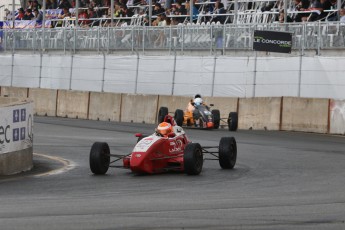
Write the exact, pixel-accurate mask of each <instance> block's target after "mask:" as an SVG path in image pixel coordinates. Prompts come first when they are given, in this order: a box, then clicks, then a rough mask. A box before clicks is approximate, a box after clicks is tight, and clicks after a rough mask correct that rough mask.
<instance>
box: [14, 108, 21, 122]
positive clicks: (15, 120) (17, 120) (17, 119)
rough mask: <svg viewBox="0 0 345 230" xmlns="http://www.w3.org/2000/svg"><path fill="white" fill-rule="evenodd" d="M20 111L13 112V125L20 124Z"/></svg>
mask: <svg viewBox="0 0 345 230" xmlns="http://www.w3.org/2000/svg"><path fill="white" fill-rule="evenodd" d="M19 118H20V117H19V109H15V110H13V123H16V122H19Z"/></svg>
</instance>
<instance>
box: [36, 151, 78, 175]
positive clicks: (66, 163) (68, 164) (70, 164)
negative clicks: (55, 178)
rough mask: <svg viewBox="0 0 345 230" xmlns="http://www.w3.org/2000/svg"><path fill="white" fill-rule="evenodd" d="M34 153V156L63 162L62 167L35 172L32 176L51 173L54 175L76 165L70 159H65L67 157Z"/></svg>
mask: <svg viewBox="0 0 345 230" xmlns="http://www.w3.org/2000/svg"><path fill="white" fill-rule="evenodd" d="M34 155H35V156H39V157H44V158H47V159H50V160H54V161H58V162H60V163H62V164H63V167H62V168H58V169H53V170H51V171H49V172H45V173H40V174H36V175H33V176H34V177H42V176H51V175H56V174H60V173H64V172H67V171H69V170H72V169H74V168H75V167H76V166H77V165H76V164H75V163H74V162H73V161H70V160H67V159H64V158H61V157H55V156H48V155H45V154H40V153H34Z"/></svg>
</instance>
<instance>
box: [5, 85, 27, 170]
mask: <svg viewBox="0 0 345 230" xmlns="http://www.w3.org/2000/svg"><path fill="white" fill-rule="evenodd" d="M23 91H25V90H23ZM16 93H20V90H19V91H16ZM33 106H34V104H33V101H31V100H29V99H27V98H25V99H23V98H18V97H1V96H0V175H11V174H15V173H19V172H23V171H28V170H30V169H31V168H32V166H33V163H32V155H33V146H32V143H33V132H32V130H33Z"/></svg>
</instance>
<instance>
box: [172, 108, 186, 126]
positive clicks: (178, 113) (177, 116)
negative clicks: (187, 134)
mask: <svg viewBox="0 0 345 230" xmlns="http://www.w3.org/2000/svg"><path fill="white" fill-rule="evenodd" d="M183 116H184V114H183V110H181V109H176V111H175V115H174V119H175V121H176V124H177V125H178V126H182V124H183Z"/></svg>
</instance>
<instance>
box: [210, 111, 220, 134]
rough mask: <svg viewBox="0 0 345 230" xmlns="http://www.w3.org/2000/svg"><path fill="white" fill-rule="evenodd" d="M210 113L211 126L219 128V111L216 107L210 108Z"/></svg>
mask: <svg viewBox="0 0 345 230" xmlns="http://www.w3.org/2000/svg"><path fill="white" fill-rule="evenodd" d="M212 115H213V127H214V128H215V129H218V128H219V124H220V112H219V110H218V109H215V110H212Z"/></svg>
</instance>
